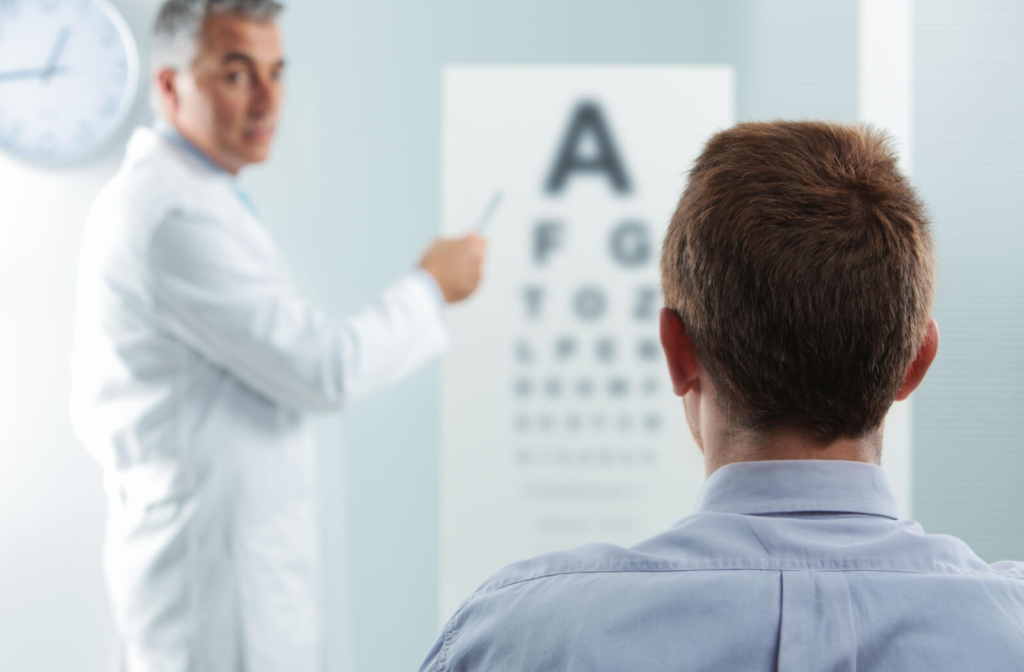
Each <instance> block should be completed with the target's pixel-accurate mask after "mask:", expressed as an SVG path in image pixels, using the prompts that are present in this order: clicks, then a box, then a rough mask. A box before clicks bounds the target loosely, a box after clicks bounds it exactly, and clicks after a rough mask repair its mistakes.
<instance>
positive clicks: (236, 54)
mask: <svg viewBox="0 0 1024 672" xmlns="http://www.w3.org/2000/svg"><path fill="white" fill-rule="evenodd" d="M233 61H243V62H245V64H246V65H248V66H250V67H256V61H254V60H253V58H252V56H249V55H248V54H243V53H242V52H240V51H232V52H231V53H229V54H228V55H227V56H225V57H224V60H223V61H221V65H227V64H228V63H231V62H233Z"/></svg>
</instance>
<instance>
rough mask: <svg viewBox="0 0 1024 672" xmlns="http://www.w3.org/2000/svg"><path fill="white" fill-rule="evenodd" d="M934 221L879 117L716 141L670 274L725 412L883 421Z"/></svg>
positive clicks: (761, 426)
mask: <svg viewBox="0 0 1024 672" xmlns="http://www.w3.org/2000/svg"><path fill="white" fill-rule="evenodd" d="M929 228H930V227H929V224H928V221H927V217H926V214H925V212H924V209H923V206H922V204H921V202H920V200H919V199H918V198H917V196H916V194H915V193H914V191H913V189H912V188H911V186H910V184H909V182H908V181H907V179H906V178H905V177H904V176H903V175H902V174H901V173H900V172H899V170H898V168H897V164H896V157H895V155H894V153H893V151H892V150H891V148H890V146H889V143H888V141H887V139H886V137H885V136H884V135H883V134H881V133H880V132H878V131H875V130H873V129H871V128H868V127H862V126H848V125H840V124H827V123H817V122H772V123H746V124H739V125H737V126H735V127H733V128H731V129H728V130H726V131H723V132H721V133H718V134H717V135H715V136H714V137H712V138H711V140H710V141H709V142H708V143H707V145H706V147H705V148H704V151H703V152H702V153H701V155H700V157H699V158H698V159H697V161H696V163H695V165H694V167H693V170H692V172H691V173H690V178H689V183H688V185H687V187H686V190H685V192H684V193H683V196H682V198H681V200H680V202H679V206H678V208H677V210H676V212H675V215H674V216H673V218H672V222H671V225H670V227H669V230H668V234H667V236H666V239H665V246H664V250H663V256H662V262H661V263H662V284H663V289H664V293H665V304H666V306H667V307H668V308H671V309H673V310H674V311H676V313H677V314H678V315H679V316H680V318H681V320H682V322H683V324H684V325H685V326H686V329H687V331H688V332H689V334H690V337H691V338H692V339H693V342H694V344H695V345H696V347H697V351H698V353H699V355H700V358H701V362H702V364H703V365H704V367H705V369H706V370H707V372H708V374H709V375H710V377H711V379H712V380H713V381H714V383H715V386H716V389H717V391H718V399H719V405H720V406H721V409H722V411H723V412H724V414H725V415H726V417H727V418H728V419H729V420H730V422H732V423H733V424H735V425H737V427H739V428H741V429H744V430H751V431H768V430H771V429H774V428H777V427H780V426H783V425H786V426H790V425H791V426H797V427H800V428H803V429H806V430H809V431H811V432H813V433H814V434H815V435H817V436H819V437H820V438H821V439H822V440H825V441H832V440H835V439H837V438H840V437H860V436H864V435H866V434H867V433H869V432H871V431H873V430H875V429H877V428H878V427H879V426H880V425H881V423H882V421H883V419H884V417H885V414H886V411H887V410H888V409H889V407H890V405H891V404H892V402H893V399H894V397H895V396H896V393H897V391H898V390H899V388H900V385H901V383H902V381H903V378H904V375H905V374H906V372H907V369H908V367H909V366H910V364H911V363H912V362H913V359H914V356H915V353H916V352H917V349H918V347H919V346H920V344H921V342H922V340H923V338H924V335H925V329H926V327H927V324H928V320H929V315H930V310H931V303H932V296H933V293H934V253H933V249H932V240H931V234H930V231H929Z"/></svg>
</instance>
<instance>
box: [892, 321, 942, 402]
mask: <svg viewBox="0 0 1024 672" xmlns="http://www.w3.org/2000/svg"><path fill="white" fill-rule="evenodd" d="M938 351H939V325H937V324H936V323H935V320H934V319H931V320H928V329H927V331H926V332H925V336H924V341H923V342H922V343H921V347H920V348H918V350H917V356H916V357H915V358H914V361H913V363H912V364H911V365H910V368H909V369H907V375H906V376H904V378H903V385H901V386H900V390H899V392H897V393H896V401H903V400H904V399H906V398H907V397H909V396H910V393H911V392H913V391H914V390H916V389H917V386H918V385H920V384H921V381H922V380H924V374H926V373H928V368H929V367H931V365H932V362H934V361H935V355H936V354H937V353H938Z"/></svg>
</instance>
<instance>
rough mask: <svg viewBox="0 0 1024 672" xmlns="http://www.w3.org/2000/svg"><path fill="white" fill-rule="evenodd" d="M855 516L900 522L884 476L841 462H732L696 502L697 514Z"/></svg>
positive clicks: (863, 465) (872, 468)
mask: <svg viewBox="0 0 1024 672" xmlns="http://www.w3.org/2000/svg"><path fill="white" fill-rule="evenodd" d="M811 511H818V512H833V513H859V514H867V515H872V516H885V517H886V518H893V519H898V518H899V517H900V515H899V506H898V505H897V504H896V498H895V496H894V495H893V492H892V487H891V486H890V485H889V478H888V476H887V475H886V473H885V472H884V471H883V470H882V469H881V467H877V466H875V465H873V464H867V463H865V462H846V461H843V460H766V461H763V462H736V463H733V464H727V465H726V466H724V467H722V468H720V469H719V470H718V471H716V472H715V473H713V474H712V475H711V477H710V478H708V480H707V482H706V483H705V484H704V487H703V488H701V492H700V496H699V497H698V499H697V507H696V512H697V513H742V514H770V513H797V512H805V513H806V512H811Z"/></svg>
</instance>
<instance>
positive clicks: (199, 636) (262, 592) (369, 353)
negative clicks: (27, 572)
mask: <svg viewBox="0 0 1024 672" xmlns="http://www.w3.org/2000/svg"><path fill="white" fill-rule="evenodd" d="M428 282H429V281H427V280H426V279H425V278H424V277H421V276H418V275H416V274H411V275H410V276H408V277H405V278H403V279H401V280H399V281H398V282H397V283H395V284H394V285H393V286H392V287H391V288H389V289H388V290H386V291H385V292H384V294H383V295H382V296H381V297H380V299H379V300H378V301H377V302H376V303H374V304H373V305H372V306H370V307H369V308H367V309H366V310H364V311H363V312H361V313H359V314H357V315H355V316H354V317H351V318H349V319H346V320H342V321H332V320H330V319H328V318H326V317H325V316H324V315H322V314H321V313H320V312H319V311H317V310H316V309H315V308H313V307H312V306H310V305H309V304H307V303H306V302H305V301H303V300H302V298H301V297H300V296H299V295H298V294H297V293H296V291H295V290H294V289H293V287H292V285H291V284H290V282H289V280H288V277H287V275H286V272H285V269H284V267H283V265H282V262H281V258H280V257H279V255H278V252H277V251H276V249H275V247H274V244H273V242H272V241H271V239H270V237H269V236H268V234H267V232H266V231H265V230H264V228H263V227H262V226H261V224H260V222H259V221H257V219H256V218H255V217H254V215H253V214H252V213H251V212H250V211H249V210H248V208H247V207H246V206H245V205H244V204H243V203H242V201H241V200H240V199H239V198H238V195H237V193H236V192H235V191H234V188H233V186H232V184H231V182H230V180H229V179H227V178H226V176H224V175H223V174H220V173H218V172H216V171H215V170H213V169H212V168H211V167H209V166H208V165H206V164H204V163H203V161H202V160H200V159H199V158H197V157H195V156H193V155H191V154H190V153H189V152H187V151H186V150H184V149H182V148H180V147H178V146H176V145H174V144H173V143H170V142H169V141H167V140H166V139H164V138H163V137H162V136H160V135H158V134H157V133H155V132H154V131H152V130H150V129H139V130H137V131H136V132H135V134H134V136H133V137H132V139H131V142H130V144H129V147H128V152H127V157H126V159H125V162H124V165H123V166H122V167H121V170H120V171H119V172H118V174H117V175H116V177H115V178H114V179H113V180H112V181H111V182H110V184H108V185H107V186H106V187H105V188H104V190H103V191H102V192H101V193H100V195H99V196H98V198H97V200H96V203H95V204H94V206H93V209H92V211H91V212H90V215H89V219H88V222H87V224H86V228H85V233H84V238H83V241H82V251H81V261H80V269H79V285H78V297H77V316H76V330H75V345H74V354H73V392H72V401H71V417H72V422H73V424H74V427H75V430H76V432H77V434H78V436H79V438H80V439H81V441H82V442H83V443H84V444H85V446H86V447H87V448H88V450H89V451H90V452H91V453H92V454H93V456H95V458H96V459H97V460H98V461H99V463H100V464H101V466H102V468H103V471H104V476H105V484H106V490H107V494H108V502H109V520H108V527H107V537H106V569H107V577H108V583H109V589H110V596H111V601H112V604H113V610H114V616H115V622H116V628H117V635H118V642H119V649H120V652H121V659H122V662H121V667H122V669H124V670H127V671H129V672H186V671H188V672H235V671H239V670H245V671H246V672H285V671H287V672H318V670H319V668H320V662H319V654H320V642H319V630H318V605H317V555H318V543H317V538H316V505H315V490H314V485H315V482H316V470H315V467H314V450H313V441H312V436H311V433H310V429H309V427H308V425H307V414H308V413H309V412H311V411H329V410H336V409H339V408H341V407H342V406H343V405H345V404H347V403H349V402H351V401H352V400H353V399H356V398H358V397H361V396H363V395H365V394H367V393H369V392H371V391H373V390H375V389H378V388H381V387H384V386H386V385H388V384H390V383H393V382H395V381H397V380H399V379H400V378H402V377H403V376H404V375H406V374H407V373H409V372H411V371H412V370H413V369H415V368H416V367H418V366H419V365H420V364H422V363H424V362H425V361H427V360H428V359H430V358H431V357H433V356H434V355H436V354H438V353H439V352H440V351H441V349H442V348H443V345H444V343H445V340H446V338H445V333H444V328H443V325H442V321H441V315H440V313H441V310H440V303H439V301H438V297H437V296H436V295H432V293H431V292H432V290H435V291H436V286H435V287H433V288H432V287H430V285H429V284H428Z"/></svg>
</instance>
